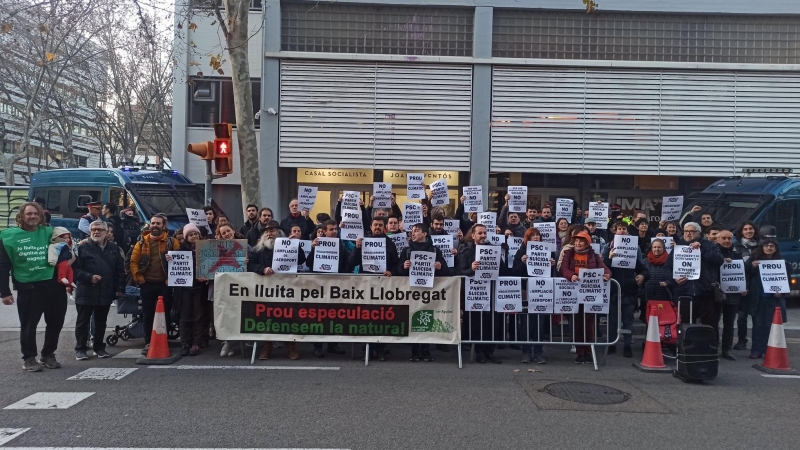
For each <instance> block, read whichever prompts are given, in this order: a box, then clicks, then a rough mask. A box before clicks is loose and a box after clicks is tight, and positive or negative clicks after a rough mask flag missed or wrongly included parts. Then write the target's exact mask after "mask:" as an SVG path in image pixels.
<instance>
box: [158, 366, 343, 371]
mask: <svg viewBox="0 0 800 450" xmlns="http://www.w3.org/2000/svg"><path fill="white" fill-rule="evenodd" d="M147 367H148V368H150V369H177V370H209V369H232V370H339V368H338V367H324V366H147Z"/></svg>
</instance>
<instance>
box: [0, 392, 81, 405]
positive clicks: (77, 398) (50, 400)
mask: <svg viewBox="0 0 800 450" xmlns="http://www.w3.org/2000/svg"><path fill="white" fill-rule="evenodd" d="M92 395H94V392H37V393H35V394H33V395H30V396H28V397H25V398H23V399H22V400H20V401H18V402H16V403H12V404H10V405H8V406H6V407H5V408H3V409H67V408H71V407H72V406H75V405H76V404H78V403H80V402H81V401H83V400H85V399H87V398H89V397H91V396H92Z"/></svg>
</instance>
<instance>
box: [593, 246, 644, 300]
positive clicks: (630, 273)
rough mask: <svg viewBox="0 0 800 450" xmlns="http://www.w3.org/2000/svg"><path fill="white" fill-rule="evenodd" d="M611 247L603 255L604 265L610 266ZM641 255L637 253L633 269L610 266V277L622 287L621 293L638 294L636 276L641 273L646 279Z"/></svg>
mask: <svg viewBox="0 0 800 450" xmlns="http://www.w3.org/2000/svg"><path fill="white" fill-rule="evenodd" d="M610 254H611V247H609V249H608V251H607V252H606V253H605V254H604V255H603V262H604V263H605V264H606V266H608V267H611V257H610V256H609V255H610ZM640 256H641V255H637V257H636V267H635V268H633V269H624V268H622V267H611V277H612V278H614V279H615V280H617V283H619V286H620V288H621V289H622V295H638V294H639V285H638V284H637V283H636V276H637V275H643V276H644V278H645V281H647V278H648V273H647V267H645V265H644V264H643V263H642V258H641V257H640Z"/></svg>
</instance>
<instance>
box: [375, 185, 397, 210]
mask: <svg viewBox="0 0 800 450" xmlns="http://www.w3.org/2000/svg"><path fill="white" fill-rule="evenodd" d="M372 195H373V196H374V197H375V199H374V201H373V202H372V207H373V208H391V207H392V183H383V182H379V183H372Z"/></svg>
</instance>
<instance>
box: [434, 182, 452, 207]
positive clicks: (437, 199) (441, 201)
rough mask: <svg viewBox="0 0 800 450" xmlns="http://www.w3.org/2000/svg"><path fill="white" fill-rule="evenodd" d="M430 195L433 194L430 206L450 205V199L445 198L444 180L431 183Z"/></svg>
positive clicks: (445, 186)
mask: <svg viewBox="0 0 800 450" xmlns="http://www.w3.org/2000/svg"><path fill="white" fill-rule="evenodd" d="M431 193H432V194H433V197H432V198H431V205H432V206H442V205H447V204H449V203H450V199H449V198H448V196H447V181H446V180H437V181H434V182H433V183H431Z"/></svg>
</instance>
